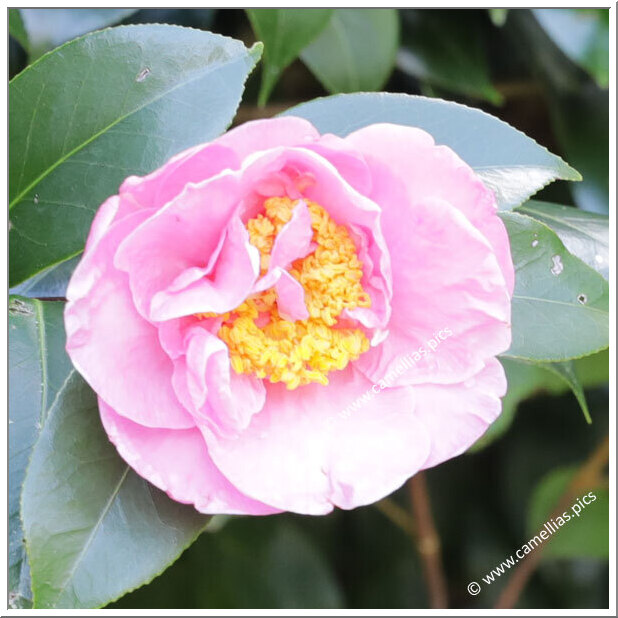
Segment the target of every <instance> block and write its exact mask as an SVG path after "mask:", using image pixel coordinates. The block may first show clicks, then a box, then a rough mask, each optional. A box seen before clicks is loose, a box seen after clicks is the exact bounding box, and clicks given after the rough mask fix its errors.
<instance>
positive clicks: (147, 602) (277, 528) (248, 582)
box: [113, 515, 344, 610]
mask: <svg viewBox="0 0 618 618" xmlns="http://www.w3.org/2000/svg"><path fill="white" fill-rule="evenodd" d="M303 523H304V522H303ZM211 531H212V530H211V527H210V525H209V526H208V528H207V530H206V532H205V533H204V534H202V535H201V536H200V538H199V539H198V541H197V542H196V543H195V544H194V545H193V546H192V547H191V548H189V549H188V550H187V552H186V554H185V555H183V557H182V560H179V561H178V562H177V563H176V564H175V565H173V566H172V567H171V568H170V569H169V570H168V571H167V572H166V573H164V574H163V575H162V576H161V577H160V578H159V579H157V580H156V581H155V582H153V583H152V584H151V585H150V586H146V587H145V588H141V589H140V590H136V591H135V592H134V593H133V594H130V595H128V596H126V597H125V598H123V599H121V600H120V601H119V602H118V603H117V604H115V606H114V608H113V609H129V608H143V607H158V608H164V609H168V608H169V609H177V608H178V607H181V608H191V607H193V608H195V607H204V608H219V609H252V610H255V609H288V610H289V609H304V608H307V607H311V608H320V609H338V608H340V607H342V606H343V603H344V599H343V595H342V592H341V590H340V588H339V583H338V581H337V578H336V575H335V573H333V571H332V568H331V566H330V565H329V563H328V562H327V560H326V557H325V556H324V553H323V551H321V550H320V548H319V547H317V546H316V545H315V538H314V537H311V536H309V535H308V534H307V533H306V532H305V530H303V528H302V527H301V526H300V525H298V522H297V521H294V520H293V517H292V516H290V515H282V516H276V517H232V518H231V520H230V521H229V522H228V523H227V524H226V525H225V527H224V528H223V529H222V530H219V531H217V532H214V531H212V532H213V533H212V534H211ZM206 568H208V576H207V577H206V576H204V577H201V578H200V579H196V574H199V573H200V572H204V570H205V569H206ZM196 582H199V584H197V585H196ZM175 603H178V604H175Z"/></svg>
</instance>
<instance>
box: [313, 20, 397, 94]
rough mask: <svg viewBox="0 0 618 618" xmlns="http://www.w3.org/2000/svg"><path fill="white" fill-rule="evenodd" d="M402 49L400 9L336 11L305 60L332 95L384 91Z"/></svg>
mask: <svg viewBox="0 0 618 618" xmlns="http://www.w3.org/2000/svg"><path fill="white" fill-rule="evenodd" d="M398 47H399V15H398V13H397V11H396V9H336V10H335V13H334V14H333V16H332V17H331V19H330V22H329V23H328V26H327V27H326V28H325V29H324V30H323V31H322V34H320V36H319V37H318V38H317V39H316V40H315V41H314V42H313V43H312V44H311V45H309V47H307V48H306V49H305V50H303V52H302V53H301V58H302V60H303V62H304V63H305V64H306V65H307V66H308V67H309V69H310V70H311V72H312V73H313V74H314V75H315V76H316V77H317V78H318V80H319V81H320V83H321V84H322V85H323V86H324V88H326V90H328V91H329V92H331V93H337V92H356V91H359V90H380V88H382V87H383V86H384V84H385V83H386V81H387V80H388V78H389V76H390V74H391V73H392V71H393V68H394V67H395V60H396V57H397V48H398Z"/></svg>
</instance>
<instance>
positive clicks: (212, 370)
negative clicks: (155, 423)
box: [173, 325, 266, 436]
mask: <svg viewBox="0 0 618 618" xmlns="http://www.w3.org/2000/svg"><path fill="white" fill-rule="evenodd" d="M185 342H186V354H185V355H184V356H183V357H180V358H179V359H178V360H177V361H175V363H174V365H175V370H174V377H173V384H174V389H175V391H176V393H177V395H178V398H179V399H180V400H181V401H182V402H183V404H184V405H185V407H186V408H187V409H188V410H189V411H190V412H191V413H192V414H193V415H194V417H195V418H196V419H197V420H198V421H200V422H202V423H205V424H206V425H208V426H209V427H210V428H211V429H212V430H213V431H214V432H216V433H217V434H219V433H220V434H224V435H227V436H234V435H236V434H237V433H238V432H239V431H241V430H243V429H244V428H245V427H247V425H248V424H249V421H250V420H251V417H252V416H253V415H254V414H257V413H258V412H259V411H260V410H261V409H262V408H263V406H264V400H265V397H266V390H265V388H264V384H263V382H262V380H259V379H258V378H256V377H255V376H249V375H244V374H243V375H238V374H237V373H236V372H235V371H233V370H232V369H231V366H230V357H229V352H228V348H227V346H226V345H225V343H224V342H223V341H221V339H219V338H218V337H216V336H215V335H213V334H212V333H210V332H208V331H207V330H206V329H204V328H202V327H201V326H200V325H195V326H193V327H192V328H190V329H189V330H188V331H187V333H186V335H185Z"/></svg>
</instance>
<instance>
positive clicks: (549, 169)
mask: <svg viewBox="0 0 618 618" xmlns="http://www.w3.org/2000/svg"><path fill="white" fill-rule="evenodd" d="M284 115H288V116H301V117H303V118H306V119H307V120H309V121H311V122H312V123H313V124H314V125H315V126H316V127H317V128H318V129H319V130H320V132H321V133H335V134H336V135H340V136H345V135H348V134H349V133H351V132H352V131H356V130H357V129H360V128H362V127H366V126H367V125H370V124H373V123H376V122H391V123H394V124H402V125H407V126H413V127H420V128H421V129H425V131H428V132H429V133H431V134H432V135H433V137H434V139H435V140H436V142H437V143H438V144H445V145H447V146H449V147H450V148H452V149H453V150H454V151H455V152H456V153H457V154H458V155H459V156H460V157H461V158H462V159H463V160H464V161H465V162H466V163H468V165H470V166H471V167H472V168H473V169H474V170H475V172H476V173H477V174H478V175H479V177H480V178H482V180H483V181H484V182H485V184H486V185H487V186H488V187H489V188H490V189H492V190H493V191H494V193H495V194H496V198H497V200H498V204H499V207H500V208H501V209H502V210H509V209H511V208H514V207H515V206H519V205H520V204H522V203H523V202H524V201H526V200H527V199H528V198H529V197H530V196H531V195H533V194H534V193H536V192H537V191H538V190H539V189H542V188H543V187H544V186H545V185H547V184H549V183H550V182H552V181H553V180H557V179H563V180H580V179H581V177H580V175H579V174H578V173H577V171H575V170H574V169H573V168H571V167H569V166H568V165H567V164H566V163H565V162H564V161H563V160H562V159H560V158H559V157H557V156H555V155H553V154H551V153H550V152H549V151H547V150H546V149H545V148H543V147H542V146H539V145H538V144H537V143H536V142H535V141H534V140H532V139H530V138H529V137H527V136H526V135H524V134H523V133H521V132H520V131H517V130H516V129H514V128H513V127H511V126H509V125H508V124H506V123H505V122H502V121H501V120H498V119H497V118H495V117H493V116H490V115H489V114H486V113H485V112H482V111H480V110H478V109H473V108H470V107H467V106H465V105H459V104H457V103H451V102H448V101H441V100H436V99H428V98H425V97H418V96H411V95H406V94H389V93H377V94H372V93H359V94H348V95H338V96H333V97H325V98H322V99H316V100H315V101H310V102H309V103H303V104H302V105H298V106H297V107H293V108H292V109H289V110H287V111H286V112H285V113H284Z"/></svg>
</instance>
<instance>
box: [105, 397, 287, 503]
mask: <svg viewBox="0 0 618 618" xmlns="http://www.w3.org/2000/svg"><path fill="white" fill-rule="evenodd" d="M99 410H100V412H101V420H102V422H103V426H104V427H105V431H107V434H108V436H109V438H110V440H111V441H112V442H113V443H114V444H115V445H116V448H117V449H118V452H119V453H120V456H121V457H122V458H123V459H124V460H125V461H126V462H127V463H128V464H129V465H130V466H131V467H132V468H133V469H134V470H135V471H136V472H137V473H138V474H139V475H140V476H142V477H144V478H145V479H147V480H148V481H150V482H151V483H152V484H153V485H156V486H157V487H158V488H159V489H161V490H163V491H165V492H166V493H167V495H168V496H169V497H170V498H172V499H173V500H177V501H178V502H183V503H185V504H193V505H194V506H195V508H196V509H197V510H198V511H201V512H202V513H206V514H211V515H214V514H216V513H230V514H239V515H270V514H272V513H277V512H278V511H277V510H276V509H274V508H272V507H270V506H268V505H266V504H262V503H260V502H257V501H255V500H252V499H251V498H249V497H247V496H245V495H243V494H242V493H240V492H239V491H238V490H237V489H236V488H235V487H234V486H233V485H232V484H231V483H230V482H229V481H228V480H227V479H226V478H225V477H224V476H223V475H222V474H221V472H220V471H219V470H218V468H217V467H216V466H215V465H214V463H213V462H212V459H211V458H210V456H209V455H208V449H207V447H206V443H205V442H204V439H203V438H202V435H201V433H200V432H199V430H197V429H195V428H194V429H176V430H174V429H152V428H148V427H143V426H142V425H138V424H136V423H133V422H131V421H130V420H128V419H126V418H124V417H123V416H121V415H119V414H117V413H116V412H114V410H113V409H112V408H111V407H110V406H109V405H107V403H105V401H103V400H102V399H99Z"/></svg>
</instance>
